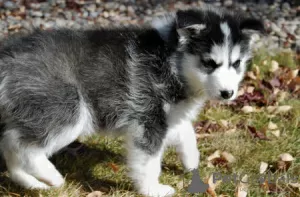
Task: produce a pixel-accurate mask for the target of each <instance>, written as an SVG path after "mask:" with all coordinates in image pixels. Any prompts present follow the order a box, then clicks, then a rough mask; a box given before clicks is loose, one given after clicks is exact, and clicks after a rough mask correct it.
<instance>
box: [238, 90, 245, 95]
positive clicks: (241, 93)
mask: <svg viewBox="0 0 300 197" xmlns="http://www.w3.org/2000/svg"><path fill="white" fill-rule="evenodd" d="M244 93H245V90H244V88H241V89H240V90H239V91H238V93H237V96H242V95H243V94H244Z"/></svg>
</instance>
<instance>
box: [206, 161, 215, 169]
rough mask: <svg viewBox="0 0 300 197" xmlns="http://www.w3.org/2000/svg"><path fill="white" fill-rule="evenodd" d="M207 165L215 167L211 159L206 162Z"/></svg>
mask: <svg viewBox="0 0 300 197" xmlns="http://www.w3.org/2000/svg"><path fill="white" fill-rule="evenodd" d="M207 167H208V168H215V166H214V164H213V163H212V162H211V161H209V162H207Z"/></svg>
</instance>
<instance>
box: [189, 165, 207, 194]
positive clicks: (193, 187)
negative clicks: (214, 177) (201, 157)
mask: <svg viewBox="0 0 300 197" xmlns="http://www.w3.org/2000/svg"><path fill="white" fill-rule="evenodd" d="M192 173H193V177H192V182H191V184H190V185H189V186H188V189H187V190H188V192H189V193H191V194H194V193H205V192H206V190H207V189H208V187H209V186H208V184H206V183H204V182H203V181H202V180H201V178H200V176H199V172H198V170H197V169H194V170H193V171H192Z"/></svg>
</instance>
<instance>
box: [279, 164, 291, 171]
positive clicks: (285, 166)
mask: <svg viewBox="0 0 300 197" xmlns="http://www.w3.org/2000/svg"><path fill="white" fill-rule="evenodd" d="M290 166H291V162H287V161H277V170H278V171H280V172H286V171H287V170H288V169H289V168H290Z"/></svg>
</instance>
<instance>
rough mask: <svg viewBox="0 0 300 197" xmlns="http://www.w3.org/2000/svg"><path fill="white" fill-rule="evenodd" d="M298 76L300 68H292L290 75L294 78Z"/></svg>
mask: <svg viewBox="0 0 300 197" xmlns="http://www.w3.org/2000/svg"><path fill="white" fill-rule="evenodd" d="M298 75H299V76H300V69H295V70H292V77H293V78H295V77H297V76H298Z"/></svg>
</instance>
